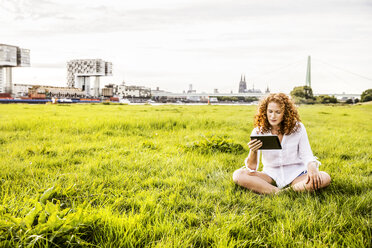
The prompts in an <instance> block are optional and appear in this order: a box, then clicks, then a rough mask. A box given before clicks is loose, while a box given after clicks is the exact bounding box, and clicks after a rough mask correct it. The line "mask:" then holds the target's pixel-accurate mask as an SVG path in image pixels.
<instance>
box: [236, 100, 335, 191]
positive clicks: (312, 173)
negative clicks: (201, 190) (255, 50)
mask: <svg viewBox="0 0 372 248" xmlns="http://www.w3.org/2000/svg"><path fill="white" fill-rule="evenodd" d="M254 126H255V128H254V129H253V131H252V133H251V135H252V136H253V135H255V136H257V135H278V137H279V140H280V143H281V146H282V149H281V150H263V151H262V164H263V171H262V172H260V171H257V168H258V164H259V162H260V151H259V150H258V149H259V148H260V147H261V146H262V142H261V141H259V140H255V139H254V140H251V141H250V142H249V143H248V147H249V154H248V157H247V158H246V160H245V166H244V167H243V168H241V169H238V170H236V171H235V172H234V174H233V180H234V182H235V183H236V184H238V185H240V186H243V187H245V188H248V189H250V190H253V191H255V192H258V193H261V194H272V193H278V192H279V191H281V190H282V189H283V188H284V187H286V186H287V185H290V187H291V188H292V189H293V190H295V191H305V190H306V191H314V190H317V189H321V188H324V187H327V186H328V185H329V184H330V182H331V177H330V176H329V175H328V174H327V173H326V172H324V171H319V170H318V166H319V165H320V162H319V161H317V158H316V157H314V156H313V153H312V151H311V147H310V143H309V140H308V138H307V133H306V129H305V127H304V125H303V124H302V123H301V122H300V117H299V115H298V112H297V109H296V107H295V105H294V104H293V102H292V101H291V100H290V99H289V98H288V96H287V95H285V94H283V93H276V94H270V95H269V96H267V97H266V98H265V99H263V100H262V101H261V102H260V104H259V106H258V111H257V114H256V116H255V123H254ZM274 183H276V186H274V185H273V184H274Z"/></svg>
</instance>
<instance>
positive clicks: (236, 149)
mask: <svg viewBox="0 0 372 248" xmlns="http://www.w3.org/2000/svg"><path fill="white" fill-rule="evenodd" d="M184 149H185V150H186V151H199V152H200V153H206V154H208V153H215V152H222V153H235V154H240V153H243V152H244V151H245V150H244V148H243V146H242V145H241V144H237V143H234V142H233V140H232V139H227V138H224V137H221V136H217V135H211V136H202V137H201V139H200V140H198V141H195V142H193V143H191V144H187V145H186V146H184Z"/></svg>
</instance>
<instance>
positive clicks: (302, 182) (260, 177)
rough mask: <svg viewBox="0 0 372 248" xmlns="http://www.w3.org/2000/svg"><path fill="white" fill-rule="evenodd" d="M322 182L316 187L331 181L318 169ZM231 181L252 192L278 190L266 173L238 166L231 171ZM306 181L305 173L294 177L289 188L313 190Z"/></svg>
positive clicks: (322, 186)
mask: <svg viewBox="0 0 372 248" xmlns="http://www.w3.org/2000/svg"><path fill="white" fill-rule="evenodd" d="M320 174H321V178H322V183H321V185H320V186H319V188H318V189H321V188H325V187H327V186H328V185H329V184H330V183H331V177H330V176H329V175H328V173H327V172H324V171H320ZM233 181H234V183H236V184H237V185H240V186H242V187H244V188H247V189H250V190H252V191H254V192H257V193H260V194H273V193H277V192H279V191H280V189H279V188H278V187H275V186H274V185H272V183H273V182H274V180H273V179H272V178H271V177H269V176H268V175H266V174H265V173H262V172H259V171H256V172H249V171H248V170H247V169H245V168H240V169H238V170H236V171H234V173H233ZM306 182H307V174H304V175H301V176H299V177H297V178H296V179H294V180H293V181H292V183H291V188H292V189H293V190H294V191H298V192H301V191H305V190H306V191H310V192H311V191H314V190H316V189H314V187H313V185H312V184H310V183H309V184H306Z"/></svg>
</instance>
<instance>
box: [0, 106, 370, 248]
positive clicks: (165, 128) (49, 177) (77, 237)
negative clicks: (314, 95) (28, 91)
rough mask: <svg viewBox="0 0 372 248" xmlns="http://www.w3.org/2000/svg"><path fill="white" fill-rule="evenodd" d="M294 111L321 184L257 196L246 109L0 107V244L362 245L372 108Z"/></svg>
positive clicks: (251, 109)
mask: <svg viewBox="0 0 372 248" xmlns="http://www.w3.org/2000/svg"><path fill="white" fill-rule="evenodd" d="M299 111H300V114H301V118H302V121H303V123H304V124H305V126H306V128H307V132H308V135H309V138H310V143H311V145H312V149H313V152H314V154H315V155H316V156H318V157H319V159H320V161H321V162H322V166H321V170H324V171H327V172H328V173H329V174H330V175H331V177H332V184H331V185H330V186H329V187H328V188H326V189H324V190H321V191H319V192H317V193H295V192H287V193H285V194H282V195H279V196H261V195H257V194H255V193H252V192H250V191H249V190H246V189H243V188H241V187H238V186H236V185H234V183H233V181H232V173H233V172H234V170H236V169H238V168H239V167H241V166H242V164H243V160H244V158H245V157H246V155H247V152H248V150H247V145H246V143H247V142H248V141H249V135H250V132H251V130H252V125H253V123H252V122H253V115H254V113H255V106H150V105H145V106H128V105H0V175H1V179H0V200H1V206H0V216H1V217H0V246H1V247H26V246H27V247H58V246H59V247H371V213H372V211H371V210H372V209H371V208H372V207H371V205H372V204H371V203H372V191H371V189H372V181H371V172H372V139H371V134H372V125H371V123H372V105H359V106H337V107H334V106H302V107H300V108H299ZM261 166H262V165H261Z"/></svg>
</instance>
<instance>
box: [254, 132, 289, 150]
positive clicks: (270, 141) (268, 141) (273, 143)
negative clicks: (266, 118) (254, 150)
mask: <svg viewBox="0 0 372 248" xmlns="http://www.w3.org/2000/svg"><path fill="white" fill-rule="evenodd" d="M253 139H258V140H261V141H262V146H261V148H260V149H259V150H277V149H282V146H281V145H280V141H279V138H278V136H277V135H265V136H251V140H253Z"/></svg>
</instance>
